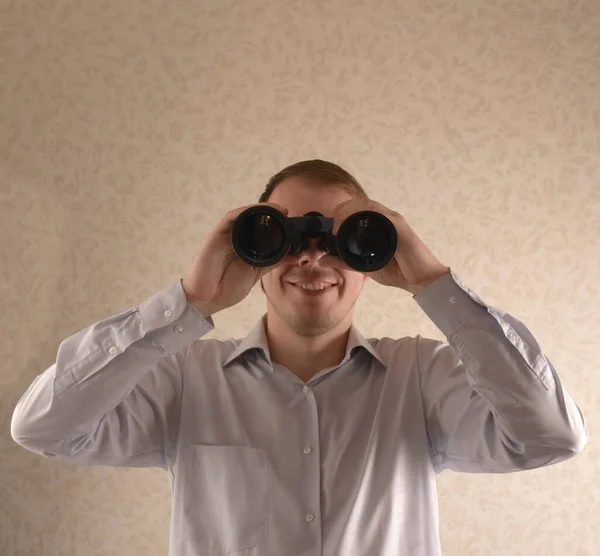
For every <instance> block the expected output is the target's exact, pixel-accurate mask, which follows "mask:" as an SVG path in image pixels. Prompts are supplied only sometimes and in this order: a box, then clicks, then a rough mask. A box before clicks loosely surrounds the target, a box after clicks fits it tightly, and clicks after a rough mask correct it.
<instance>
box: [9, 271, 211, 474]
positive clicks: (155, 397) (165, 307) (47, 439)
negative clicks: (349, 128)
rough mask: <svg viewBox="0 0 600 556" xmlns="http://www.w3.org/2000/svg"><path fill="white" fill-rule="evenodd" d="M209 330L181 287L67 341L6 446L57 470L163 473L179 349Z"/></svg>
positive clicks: (21, 410)
mask: <svg viewBox="0 0 600 556" xmlns="http://www.w3.org/2000/svg"><path fill="white" fill-rule="evenodd" d="M212 328H213V323H212V320H211V319H210V318H208V319H206V318H205V317H204V315H202V314H201V313H200V308H198V307H197V306H192V304H191V303H189V302H188V299H187V297H186V294H185V292H184V290H183V287H182V284H181V280H180V281H179V282H178V283H173V284H171V285H170V286H168V287H166V288H165V289H163V290H162V291H160V292H158V293H157V294H155V295H153V296H152V297H150V298H149V299H147V300H146V301H144V302H143V303H141V304H140V305H139V306H138V307H134V308H133V309H130V310H128V311H124V312H122V313H119V314H118V315H114V316H111V317H109V318H107V319H104V320H102V321H100V322H98V323H95V324H93V325H91V326H88V327H87V328H85V329H83V330H81V331H79V332H77V333H76V334H73V335H72V336H70V337H69V338H66V339H65V340H64V341H62V342H61V344H60V346H59V348H58V355H57V359H56V362H55V363H54V364H53V365H52V366H51V367H49V368H48V369H46V370H45V371H44V372H43V373H42V374H40V375H38V376H37V377H36V378H35V380H34V381H33V383H32V384H31V385H30V386H29V388H28V389H27V391H26V392H25V393H24V394H23V396H22V397H21V399H20V400H19V402H18V403H17V406H16V408H15V410H14V413H13V416H12V422H11V434H12V437H13V439H14V440H15V442H17V443H18V444H20V445H21V446H22V447H24V448H26V449H27V450H30V451H32V452H34V453H36V454H39V455H42V456H44V457H47V458H51V459H55V460H57V461H64V462H69V463H76V464H86V465H111V466H129V467H162V468H166V467H167V464H168V459H169V454H170V452H171V450H172V448H173V443H174V442H175V441H176V438H177V431H178V426H179V403H180V399H181V388H182V380H181V375H182V372H183V367H184V363H185V351H186V350H185V349H184V348H186V347H187V346H188V345H189V344H191V343H192V342H193V341H194V340H196V339H197V338H199V337H200V336H202V335H204V334H206V333H208V332H209V331H210V330H211V329H212Z"/></svg>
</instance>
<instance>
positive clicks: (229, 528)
mask: <svg viewBox="0 0 600 556" xmlns="http://www.w3.org/2000/svg"><path fill="white" fill-rule="evenodd" d="M185 479H186V480H185V487H184V488H185V494H184V500H185V502H184V512H185V523H186V530H185V531H184V535H185V537H186V538H187V540H188V541H189V544H190V545H191V546H197V547H205V548H207V549H211V550H215V549H216V550H219V553H221V554H229V553H230V552H233V551H236V550H242V549H244V548H251V547H253V546H265V545H266V542H267V520H268V516H269V465H268V460H267V454H266V452H265V451H264V450H260V449H258V448H251V447H248V446H230V445H226V446H225V445H208V444H194V445H192V446H191V447H190V453H189V461H188V465H187V469H186V478H185Z"/></svg>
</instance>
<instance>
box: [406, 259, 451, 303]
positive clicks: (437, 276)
mask: <svg viewBox="0 0 600 556" xmlns="http://www.w3.org/2000/svg"><path fill="white" fill-rule="evenodd" d="M448 274H450V267H449V266H447V267H444V269H441V270H440V271H439V272H437V273H435V274H433V275H432V276H431V277H430V278H428V279H427V280H425V281H423V282H420V283H419V284H414V285H412V286H410V287H409V288H407V289H408V291H409V292H410V293H412V294H413V296H415V295H417V294H419V293H421V292H422V291H423V290H424V289H425V288H427V287H428V286H430V285H431V284H433V283H434V282H435V281H437V280H439V279H440V278H442V276H447V275H448Z"/></svg>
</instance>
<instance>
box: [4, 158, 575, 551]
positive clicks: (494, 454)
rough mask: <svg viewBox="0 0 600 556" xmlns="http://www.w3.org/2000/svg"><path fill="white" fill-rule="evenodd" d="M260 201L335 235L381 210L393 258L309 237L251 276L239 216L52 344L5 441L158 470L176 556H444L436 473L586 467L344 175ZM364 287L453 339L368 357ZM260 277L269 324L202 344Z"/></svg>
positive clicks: (465, 296) (500, 350) (384, 345)
mask: <svg viewBox="0 0 600 556" xmlns="http://www.w3.org/2000/svg"><path fill="white" fill-rule="evenodd" d="M260 201H261V202H264V203H268V204H269V205H271V206H274V207H276V208H278V209H279V210H281V211H282V212H284V214H287V215H288V216H290V217H291V216H301V215H303V214H305V213H306V212H309V211H319V212H321V213H323V214H324V215H326V216H332V217H333V218H334V228H333V232H334V233H336V231H337V229H338V228H339V225H340V224H341V222H343V221H344V219H345V218H346V217H347V216H349V215H350V214H352V213H354V212H357V211H359V210H363V209H369V210H377V211H379V212H382V213H383V214H385V215H386V216H387V217H388V218H389V219H390V220H391V221H392V222H393V223H394V225H395V227H396V230H397V233H398V238H399V239H398V249H397V251H396V254H395V257H394V259H393V260H392V261H391V262H390V263H389V264H388V265H387V266H386V267H384V268H383V269H381V270H379V271H377V272H373V273H371V274H370V275H368V276H366V275H363V274H361V273H359V272H355V271H353V270H352V269H350V268H349V267H347V266H346V265H344V264H343V263H342V261H341V259H339V258H337V257H334V256H332V255H330V254H328V253H325V252H324V251H322V250H321V248H320V246H319V244H318V243H317V242H316V241H315V240H311V242H309V245H308V246H307V247H306V248H305V249H304V250H303V251H301V252H300V253H298V254H297V255H287V256H286V257H285V258H284V259H283V260H282V261H280V262H279V263H278V264H277V265H274V266H272V267H267V268H262V269H261V268H255V267H253V266H251V265H249V264H247V263H245V262H243V261H242V260H241V259H239V258H238V257H237V256H236V254H235V252H234V250H233V248H232V246H231V240H230V233H231V228H232V225H233V223H234V221H235V218H236V217H237V215H239V214H240V213H241V212H242V210H244V209H245V208H246V207H242V208H240V209H236V210H233V211H231V212H229V213H228V214H227V215H225V216H224V217H223V218H222V219H221V220H220V221H219V223H218V224H217V226H216V227H215V229H214V230H213V231H212V232H211V233H210V234H209V236H208V237H207V238H206V240H205V241H204V243H203V245H202V246H201V247H200V249H199V250H198V252H197V253H196V255H195V257H194V259H193V262H192V264H191V267H190V269H189V270H188V272H187V273H186V275H185V277H184V278H183V279H182V280H180V281H178V282H176V283H174V284H172V285H170V286H169V287H167V288H165V289H164V290H163V291H161V292H158V293H157V294H155V295H154V296H152V297H151V298H149V299H147V300H146V301H144V302H142V303H141V304H140V305H139V306H137V307H134V308H132V309H129V310H127V311H125V312H122V313H120V314H118V315H115V316H113V317H111V318H108V319H106V320H103V321H101V322H99V323H96V324H94V325H92V326H91V327H88V328H86V329H84V330H82V331H80V332H78V333H76V334H74V335H73V336H71V337H70V338H67V339H66V340H64V341H63V342H62V343H61V345H60V346H59V349H58V355H57V360H56V363H55V364H53V365H52V366H51V367H50V368H49V369H47V370H46V371H45V372H44V373H43V374H42V375H40V376H38V377H37V378H36V379H35V381H34V382H33V384H32V385H31V386H30V388H29V389H28V390H27V392H26V393H25V394H24V396H23V397H22V399H21V400H20V401H19V403H18V405H17V407H16V409H15V412H14V415H13V420H12V429H11V430H12V435H13V438H14V439H15V441H16V442H18V443H19V444H20V445H22V446H23V447H25V448H27V449H28V450H31V451H33V452H36V453H38V454H40V455H43V456H46V457H50V458H53V459H56V460H59V461H66V462H73V463H79V464H88V465H111V466H117V465H126V466H158V467H162V468H165V469H168V470H169V471H170V474H169V478H170V481H171V486H172V492H173V511H172V523H171V537H170V552H169V553H170V554H171V555H172V556H183V555H185V556H200V555H202V556H208V555H217V554H219V555H222V554H235V555H236V556H242V555H243V556H267V555H268V556H287V555H290V556H313V555H314V556H317V555H325V556H337V555H341V556H398V555H400V554H406V555H410V556H435V555H439V554H440V543H439V530H438V508H437V498H436V490H435V473H439V472H441V471H442V470H443V469H452V470H455V471H461V472H472V473H481V472H487V473H506V472H511V471H518V470H524V469H533V468H536V467H542V466H545V465H550V464H554V463H558V462H560V461H564V460H566V459H568V458H570V457H572V456H574V455H575V454H577V453H579V452H580V451H581V450H582V448H583V447H584V445H585V444H586V442H587V428H586V425H585V422H584V419H583V417H582V415H581V413H580V412H579V410H578V408H577V406H576V405H575V403H574V402H573V400H572V399H571V397H570V396H569V395H568V393H567V392H566V390H565V389H564V388H563V386H562V385H561V382H560V380H559V378H558V375H557V374H556V371H555V369H554V367H553V366H552V364H551V363H550V361H549V360H548V358H547V357H546V355H545V354H544V353H543V352H542V351H541V349H540V347H539V346H538V343H537V342H536V340H535V338H534V337H533V336H532V334H531V332H530V331H529V330H528V329H527V328H526V327H525V326H524V325H523V324H522V323H521V322H520V321H518V320H517V319H516V318H514V317H512V316H511V315H509V314H507V313H505V312H503V311H500V310H499V309H495V308H493V307H490V306H488V305H486V304H485V303H484V302H483V301H482V300H481V299H480V298H479V297H477V295H476V294H475V293H473V292H472V291H470V290H469V289H467V288H466V287H465V286H463V285H462V284H461V283H460V281H459V279H458V277H457V276H456V274H454V272H452V271H451V270H450V268H448V267H446V266H444V265H443V264H442V263H441V262H440V261H439V260H438V259H437V258H436V257H435V256H434V255H433V254H432V253H431V251H430V250H429V249H428V248H427V247H426V245H425V244H424V243H423V242H422V241H421V240H420V239H419V238H418V237H417V235H416V234H415V232H414V231H413V230H412V229H411V228H410V226H409V225H408V224H407V222H406V221H405V220H404V219H403V218H402V216H401V215H400V214H398V213H397V212H394V211H392V210H390V209H388V208H386V207H384V206H382V205H381V204H379V203H377V202H375V201H372V200H370V199H368V197H367V196H366V194H365V193H364V190H363V189H362V187H361V186H360V185H359V184H358V182H357V181H356V180H355V179H354V178H353V177H352V176H351V175H350V174H349V173H348V172H346V171H344V170H343V169H342V168H340V167H339V166H336V165H334V164H331V163H328V162H324V161H318V160H317V161H306V162H301V163H298V164H295V165H293V166H290V167H288V168H286V169H284V170H283V171H282V172H280V173H279V174H277V175H275V176H274V177H273V178H272V179H271V181H270V182H269V185H268V186H267V189H266V191H265V193H264V194H263V195H262V196H261V199H260ZM369 278H371V279H373V280H376V281H377V282H379V283H380V284H383V285H385V286H387V287H389V288H390V294H393V291H392V289H395V290H405V291H407V292H409V293H411V294H412V295H413V298H414V300H415V301H416V303H417V305H418V306H419V307H420V308H421V309H422V310H423V311H425V313H426V314H427V316H428V317H429V318H431V319H432V321H433V322H434V323H435V324H436V325H437V326H438V327H439V328H440V330H441V331H442V332H443V333H444V334H445V336H446V338H447V340H448V341H447V342H439V341H436V340H432V339H426V338H422V337H421V336H416V337H405V338H401V339H397V340H394V339H390V338H383V339H380V340H377V339H371V340H366V339H365V338H364V337H363V336H362V335H361V334H360V333H359V331H358V330H357V329H356V328H355V327H354V326H353V324H352V313H353V308H354V304H355V302H356V300H357V298H358V296H359V294H360V292H361V289H362V287H363V284H364V281H365V280H366V279H369ZM259 280H260V281H261V285H262V288H263V291H264V293H265V295H266V300H267V312H266V315H264V316H263V318H262V319H261V320H260V322H258V323H257V325H256V327H255V328H254V330H252V332H250V334H249V335H248V336H247V337H246V338H245V339H243V340H241V341H240V340H231V341H226V342H223V341H217V340H197V338H198V337H201V336H202V335H204V334H206V333H208V332H209V331H210V330H211V329H212V328H213V321H212V318H211V316H212V315H214V314H216V313H218V312H219V311H221V310H223V309H225V308H227V307H232V306H234V305H235V304H236V303H238V302H239V301H241V300H242V299H244V298H245V297H246V295H247V294H248V292H249V291H250V290H251V289H252V287H253V286H254V285H255V284H256V283H257V282H258V281H259ZM378 310H381V308H378Z"/></svg>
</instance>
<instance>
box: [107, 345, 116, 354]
mask: <svg viewBox="0 0 600 556" xmlns="http://www.w3.org/2000/svg"><path fill="white" fill-rule="evenodd" d="M108 353H110V354H111V355H114V354H115V353H117V348H116V347H115V346H111V347H110V349H109V350H108Z"/></svg>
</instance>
